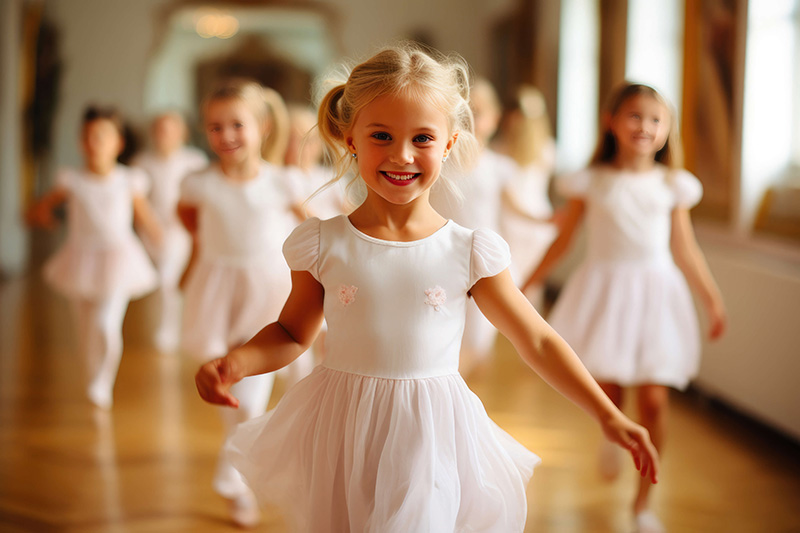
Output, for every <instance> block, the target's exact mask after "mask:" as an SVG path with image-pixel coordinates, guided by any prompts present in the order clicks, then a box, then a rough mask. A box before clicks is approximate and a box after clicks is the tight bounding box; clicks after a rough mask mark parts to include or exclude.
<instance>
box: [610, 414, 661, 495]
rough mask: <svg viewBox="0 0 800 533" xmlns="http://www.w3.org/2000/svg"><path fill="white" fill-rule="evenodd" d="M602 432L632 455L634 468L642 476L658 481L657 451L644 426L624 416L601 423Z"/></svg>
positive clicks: (654, 481)
mask: <svg viewBox="0 0 800 533" xmlns="http://www.w3.org/2000/svg"><path fill="white" fill-rule="evenodd" d="M603 433H605V436H606V438H608V440H610V441H611V442H613V443H615V444H618V445H619V446H622V447H623V448H625V449H626V450H628V451H629V452H630V454H631V456H633V463H634V464H635V465H636V470H638V471H639V473H640V474H641V476H642V477H649V478H650V481H651V482H653V483H658V469H659V467H658V452H657V451H656V448H655V446H654V445H653V442H652V441H651V440H650V434H649V433H648V432H647V430H646V429H645V428H643V427H642V426H640V425H638V424H634V423H633V422H632V421H631V420H629V419H628V418H626V417H624V416H623V417H622V418H620V419H614V420H612V421H610V422H607V423H604V424H603Z"/></svg>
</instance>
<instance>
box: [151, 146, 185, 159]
mask: <svg viewBox="0 0 800 533" xmlns="http://www.w3.org/2000/svg"><path fill="white" fill-rule="evenodd" d="M178 148H180V147H179V146H171V147H170V146H162V147H160V148H156V150H155V152H156V154H157V155H158V157H160V158H162V159H168V158H169V157H170V156H172V154H174V153H175V152H177V151H178Z"/></svg>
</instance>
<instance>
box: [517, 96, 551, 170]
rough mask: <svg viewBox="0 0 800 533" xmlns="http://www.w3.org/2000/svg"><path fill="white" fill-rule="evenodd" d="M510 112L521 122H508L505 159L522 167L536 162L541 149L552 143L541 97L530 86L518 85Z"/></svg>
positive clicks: (542, 150) (542, 155)
mask: <svg viewBox="0 0 800 533" xmlns="http://www.w3.org/2000/svg"><path fill="white" fill-rule="evenodd" d="M512 111H514V112H516V113H518V114H519V117H520V119H521V120H519V121H516V122H509V131H508V132H507V136H506V142H507V146H508V155H509V156H511V158H512V159H514V161H516V162H517V164H519V165H520V166H522V167H526V166H528V165H530V164H532V163H538V162H540V161H541V160H542V158H543V157H544V149H545V147H546V146H547V145H548V143H550V142H552V141H553V133H552V131H551V129H550V118H549V117H548V116H547V104H546V102H545V99H544V95H542V93H541V91H539V89H537V88H536V87H533V86H532V85H520V86H519V87H518V88H517V91H516V94H515V95H514V106H513V108H512Z"/></svg>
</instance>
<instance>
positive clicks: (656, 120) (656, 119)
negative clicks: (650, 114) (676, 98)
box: [653, 118, 661, 124]
mask: <svg viewBox="0 0 800 533" xmlns="http://www.w3.org/2000/svg"><path fill="white" fill-rule="evenodd" d="M653 122H655V123H656V124H658V123H660V122H661V119H660V118H654V119H653Z"/></svg>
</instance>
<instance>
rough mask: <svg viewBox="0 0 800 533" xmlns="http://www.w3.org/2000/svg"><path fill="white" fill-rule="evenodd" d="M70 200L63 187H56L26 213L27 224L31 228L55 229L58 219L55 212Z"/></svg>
mask: <svg viewBox="0 0 800 533" xmlns="http://www.w3.org/2000/svg"><path fill="white" fill-rule="evenodd" d="M67 198H69V192H68V191H67V189H64V188H62V187H56V188H55V189H53V190H51V191H50V192H48V193H45V194H44V195H43V196H42V197H41V198H39V200H37V201H36V202H35V203H34V204H33V205H32V206H31V207H30V208H28V210H27V211H26V212H25V222H27V223H28V224H29V225H31V226H36V227H40V228H45V229H53V228H54V227H55V225H56V217H54V216H53V211H54V210H55V208H56V207H58V206H60V205H61V204H63V203H64V202H66V201H67Z"/></svg>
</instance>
